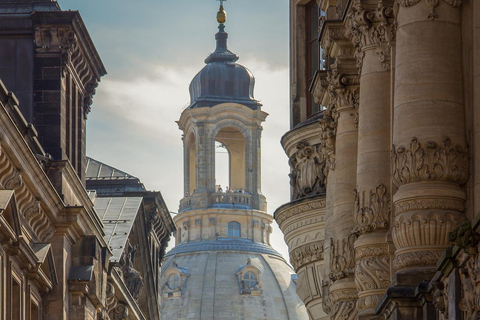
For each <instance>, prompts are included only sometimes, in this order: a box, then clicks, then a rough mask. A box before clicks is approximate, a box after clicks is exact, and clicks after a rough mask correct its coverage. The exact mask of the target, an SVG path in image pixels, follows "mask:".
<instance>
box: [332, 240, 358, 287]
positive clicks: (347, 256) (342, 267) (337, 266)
mask: <svg viewBox="0 0 480 320" xmlns="http://www.w3.org/2000/svg"><path fill="white" fill-rule="evenodd" d="M356 239H357V236H356V235H355V234H351V235H350V236H348V237H347V238H343V239H341V240H340V239H337V240H336V241H335V240H334V239H333V238H331V239H330V250H331V252H330V270H331V272H330V279H331V280H332V281H336V280H339V279H342V278H345V277H347V276H349V275H351V274H353V273H354V272H355V249H354V243H355V240H356Z"/></svg>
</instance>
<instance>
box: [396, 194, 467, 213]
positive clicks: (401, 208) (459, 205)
mask: <svg viewBox="0 0 480 320" xmlns="http://www.w3.org/2000/svg"><path fill="white" fill-rule="evenodd" d="M428 209H441V210H452V211H458V212H463V211H464V210H465V201H464V200H462V199H454V198H450V199H445V198H443V199H442V198H440V199H439V198H437V199H410V200H400V201H397V202H395V215H399V214H401V213H405V212H409V211H415V210H428Z"/></svg>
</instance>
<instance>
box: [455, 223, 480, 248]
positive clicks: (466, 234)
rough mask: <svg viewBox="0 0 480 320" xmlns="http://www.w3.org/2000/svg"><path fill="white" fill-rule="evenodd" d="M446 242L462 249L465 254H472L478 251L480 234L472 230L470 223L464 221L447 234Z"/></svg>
mask: <svg viewBox="0 0 480 320" xmlns="http://www.w3.org/2000/svg"><path fill="white" fill-rule="evenodd" d="M448 240H449V241H450V242H453V243H454V244H455V245H456V246H457V247H459V248H461V249H463V251H464V252H465V253H470V254H473V253H476V252H477V250H478V249H477V247H478V243H479V242H480V234H479V233H478V232H476V231H475V230H473V228H472V222H471V221H470V220H466V221H464V222H463V223H461V224H459V225H458V226H457V227H456V228H455V229H453V230H452V231H450V232H449V233H448Z"/></svg>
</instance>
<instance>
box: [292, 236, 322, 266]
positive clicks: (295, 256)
mask: <svg viewBox="0 0 480 320" xmlns="http://www.w3.org/2000/svg"><path fill="white" fill-rule="evenodd" d="M323 252H324V241H316V242H312V243H308V244H305V245H303V246H300V247H298V248H295V249H293V250H292V251H291V252H290V262H291V263H292V265H293V267H294V268H295V270H296V271H297V270H298V269H300V268H301V267H302V266H304V265H306V264H307V263H311V262H315V261H320V260H323Z"/></svg>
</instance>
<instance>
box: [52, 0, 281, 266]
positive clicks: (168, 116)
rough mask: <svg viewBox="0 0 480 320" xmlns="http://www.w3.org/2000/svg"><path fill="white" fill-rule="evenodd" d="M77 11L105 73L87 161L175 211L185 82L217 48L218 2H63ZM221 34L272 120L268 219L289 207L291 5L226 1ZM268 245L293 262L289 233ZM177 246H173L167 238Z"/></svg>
mask: <svg viewBox="0 0 480 320" xmlns="http://www.w3.org/2000/svg"><path fill="white" fill-rule="evenodd" d="M58 3H59V4H60V6H61V8H62V9H63V10H78V11H80V14H81V16H82V18H83V21H84V22H85V24H86V26H87V29H88V31H89V33H90V36H91V38H92V40H93V42H94V44H95V46H96V48H97V51H98V53H99V55H100V57H101V59H102V61H103V63H104V65H105V68H106V69H107V72H108V74H107V75H106V76H105V77H103V78H102V80H101V82H100V84H99V86H98V88H97V91H96V95H95V96H94V99H93V101H94V102H93V105H92V111H91V113H90V114H89V115H88V120H87V155H88V156H90V157H92V158H94V159H96V160H98V161H101V162H103V163H106V164H108V165H111V166H113V167H115V168H117V169H119V170H122V171H125V172H127V173H129V174H131V175H133V176H136V177H138V178H140V180H141V181H142V182H143V183H144V185H145V187H146V188H147V189H148V190H156V191H160V192H161V193H162V196H163V198H164V200H165V202H166V204H167V207H168V208H169V210H170V211H171V212H177V211H178V204H179V201H180V199H181V198H182V197H183V145H182V140H181V137H182V132H181V131H180V130H179V129H178V126H177V124H176V123H175V121H177V120H178V119H179V118H180V114H181V112H182V110H183V109H184V108H185V107H186V106H188V104H189V102H190V96H189V91H188V85H189V83H190V81H191V80H192V79H193V77H194V76H195V74H196V73H197V72H198V71H200V70H201V69H202V68H203V66H204V65H205V64H204V59H205V58H206V57H207V56H208V54H209V53H211V52H212V51H214V49H215V33H216V32H217V31H218V29H217V27H218V23H217V21H216V13H217V11H218V7H219V2H218V1H215V0H174V1H167V0H81V1H79V0H59V1H58ZM224 8H225V11H226V12H227V22H226V23H225V26H226V27H225V31H226V32H228V34H229V39H228V47H229V49H230V50H231V51H233V52H234V53H236V54H238V55H239V56H240V59H239V61H238V63H240V64H242V65H244V66H246V67H247V68H248V69H250V71H252V73H253V74H254V76H255V83H256V84H255V98H256V99H257V100H260V102H261V103H262V104H263V107H262V110H263V111H265V112H267V113H268V114H269V116H268V117H267V120H266V122H265V123H264V125H263V132H262V192H263V194H264V195H265V196H266V198H267V202H268V213H270V214H273V212H274V211H275V209H276V208H278V207H279V206H280V205H282V204H284V203H286V202H288V201H289V187H290V185H289V179H288V173H289V167H288V159H287V156H286V155H285V153H284V151H283V149H282V147H281V145H280V138H281V136H282V135H283V134H284V133H285V132H287V131H288V130H289V79H288V76H289V71H288V52H289V49H288V48H289V44H288V32H289V31H288V21H289V18H288V1H279V0H263V1H258V0H227V1H226V2H225V3H224ZM272 227H273V233H272V236H271V244H272V246H273V247H274V248H275V249H276V250H277V251H279V252H280V253H281V254H283V255H284V257H285V259H286V260H287V261H288V249H287V247H286V245H285V242H284V240H283V234H282V232H281V231H280V230H279V228H278V227H277V224H276V222H275V221H274V222H273V224H272ZM170 243H171V244H173V243H174V241H173V240H171V241H170Z"/></svg>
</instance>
